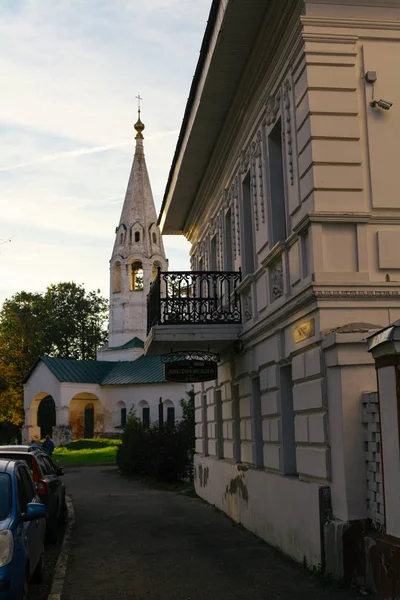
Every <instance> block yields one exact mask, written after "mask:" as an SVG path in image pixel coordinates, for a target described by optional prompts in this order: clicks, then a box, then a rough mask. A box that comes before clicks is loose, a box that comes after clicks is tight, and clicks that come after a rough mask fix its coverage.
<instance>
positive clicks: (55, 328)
mask: <svg viewBox="0 0 400 600" xmlns="http://www.w3.org/2000/svg"><path fill="white" fill-rule="evenodd" d="M99 292H100V290H97V292H88V293H87V292H86V291H85V289H84V287H83V286H82V285H77V284H76V283H72V282H70V283H58V284H56V285H51V286H49V287H48V288H47V292H46V294H45V301H46V305H47V306H48V309H49V311H50V315H49V316H50V318H49V322H48V325H47V339H48V341H49V343H50V345H51V346H50V348H51V349H50V353H51V354H52V355H53V356H61V357H63V358H79V359H81V360H95V359H96V351H97V349H98V348H99V346H101V345H102V344H104V343H105V341H106V339H107V332H106V329H105V323H106V320H107V309H108V303H107V300H106V299H105V298H102V297H101V296H99Z"/></svg>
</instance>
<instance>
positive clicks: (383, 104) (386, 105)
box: [370, 98, 393, 110]
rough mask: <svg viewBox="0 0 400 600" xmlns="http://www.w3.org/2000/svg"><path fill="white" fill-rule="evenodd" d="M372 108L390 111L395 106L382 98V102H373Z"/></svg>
mask: <svg viewBox="0 0 400 600" xmlns="http://www.w3.org/2000/svg"><path fill="white" fill-rule="evenodd" d="M370 106H372V108H376V107H377V106H379V108H382V109H383V110H390V109H391V108H392V106H393V102H389V100H382V98H381V99H380V100H372V102H371V103H370Z"/></svg>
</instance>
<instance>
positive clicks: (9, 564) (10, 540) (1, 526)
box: [0, 459, 46, 600]
mask: <svg viewBox="0 0 400 600" xmlns="http://www.w3.org/2000/svg"><path fill="white" fill-rule="evenodd" d="M45 516H46V507H45V506H44V505H43V504H42V503H41V502H40V500H39V497H38V495H37V491H36V488H35V484H34V482H33V480H32V476H31V474H30V472H29V469H28V468H27V466H26V463H25V462H22V461H19V460H6V459H0V598H2V600H27V593H28V589H27V588H28V582H29V581H32V582H36V583H40V582H41V581H42V579H43V554H44V537H45V531H46V524H45V518H44V517H45Z"/></svg>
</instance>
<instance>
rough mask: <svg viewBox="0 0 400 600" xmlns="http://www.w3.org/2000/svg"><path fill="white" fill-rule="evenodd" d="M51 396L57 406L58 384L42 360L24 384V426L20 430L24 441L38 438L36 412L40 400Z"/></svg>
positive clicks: (38, 430) (38, 429) (58, 397)
mask: <svg viewBox="0 0 400 600" xmlns="http://www.w3.org/2000/svg"><path fill="white" fill-rule="evenodd" d="M46 396H51V397H52V398H53V400H54V403H55V405H56V409H57V406H59V405H60V385H59V381H58V380H57V379H56V377H55V376H54V375H53V374H52V373H51V371H49V369H48V368H47V367H46V365H45V364H44V363H43V362H39V364H38V365H37V367H36V368H35V370H34V371H33V373H32V375H31V376H30V378H29V380H28V382H27V383H25V384H24V411H25V427H24V429H23V432H22V439H23V441H24V442H30V441H32V440H33V439H40V427H38V421H37V412H38V408H39V405H40V402H41V400H43V398H45V397H46Z"/></svg>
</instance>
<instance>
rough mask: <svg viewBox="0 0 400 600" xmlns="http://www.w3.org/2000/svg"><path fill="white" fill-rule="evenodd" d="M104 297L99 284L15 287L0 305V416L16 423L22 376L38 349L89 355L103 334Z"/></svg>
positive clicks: (71, 355)
mask: <svg viewBox="0 0 400 600" xmlns="http://www.w3.org/2000/svg"><path fill="white" fill-rule="evenodd" d="M107 306H108V305H107V300H105V298H102V297H101V296H100V295H99V290H97V291H96V292H95V291H92V292H86V291H85V289H84V287H83V286H82V285H77V284H75V283H72V282H67V283H58V284H55V285H51V286H49V287H48V288H47V290H46V292H45V293H44V294H38V293H36V294H32V293H28V292H24V291H22V292H18V293H17V294H15V295H14V296H13V297H12V298H10V299H8V300H6V301H5V302H4V304H3V308H2V310H1V311H0V421H1V422H4V421H7V422H9V423H13V424H15V425H18V426H20V425H22V423H23V420H24V412H23V390H22V380H23V378H24V376H25V375H26V373H27V372H28V370H29V368H30V367H31V366H32V365H33V363H34V362H35V360H36V359H37V358H38V357H39V356H41V355H43V354H49V355H51V356H59V357H64V358H78V359H83V360H88V359H95V358H96V351H97V348H98V347H99V346H101V345H102V344H104V342H105V341H106V338H107V332H106V328H105V324H106V320H107Z"/></svg>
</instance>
